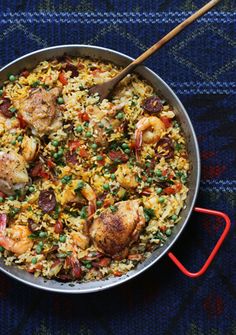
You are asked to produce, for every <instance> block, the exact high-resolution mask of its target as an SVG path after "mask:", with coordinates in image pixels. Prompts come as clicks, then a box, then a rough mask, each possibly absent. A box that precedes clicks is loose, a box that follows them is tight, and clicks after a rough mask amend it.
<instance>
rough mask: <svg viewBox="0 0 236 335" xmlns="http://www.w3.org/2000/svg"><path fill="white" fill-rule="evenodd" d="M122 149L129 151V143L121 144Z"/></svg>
mask: <svg viewBox="0 0 236 335" xmlns="http://www.w3.org/2000/svg"><path fill="white" fill-rule="evenodd" d="M121 148H122V149H128V148H129V145H128V144H127V143H122V144H121Z"/></svg>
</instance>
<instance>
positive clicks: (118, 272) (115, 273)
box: [113, 271, 123, 277]
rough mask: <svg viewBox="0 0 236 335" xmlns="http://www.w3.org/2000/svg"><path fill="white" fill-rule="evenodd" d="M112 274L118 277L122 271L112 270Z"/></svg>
mask: <svg viewBox="0 0 236 335" xmlns="http://www.w3.org/2000/svg"><path fill="white" fill-rule="evenodd" d="M113 274H114V276H116V277H120V276H122V275H123V273H122V272H120V271H114V272H113Z"/></svg>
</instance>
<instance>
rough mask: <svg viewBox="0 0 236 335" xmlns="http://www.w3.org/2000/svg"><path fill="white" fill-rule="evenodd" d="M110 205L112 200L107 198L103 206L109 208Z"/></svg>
mask: <svg viewBox="0 0 236 335" xmlns="http://www.w3.org/2000/svg"><path fill="white" fill-rule="evenodd" d="M110 205H111V201H110V200H109V199H105V200H104V202H103V207H104V208H107V207H108V206H110Z"/></svg>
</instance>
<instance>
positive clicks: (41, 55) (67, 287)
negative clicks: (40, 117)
mask: <svg viewBox="0 0 236 335" xmlns="http://www.w3.org/2000/svg"><path fill="white" fill-rule="evenodd" d="M64 53H67V54H69V55H71V56H82V57H91V58H97V59H103V60H107V61H109V62H113V63H115V64H117V65H120V66H127V64H129V63H130V62H131V61H132V60H133V59H132V58H130V57H128V56H126V55H124V54H122V53H120V52H117V51H113V50H110V49H106V48H101V47H96V46H87V45H62V46H55V47H51V48H46V49H42V50H38V51H35V52H32V53H30V54H27V55H25V56H23V57H20V58H18V59H16V60H15V61H13V62H11V63H10V64H8V65H6V66H5V67H4V68H3V69H2V70H1V71H0V83H3V81H4V80H6V79H7V78H8V75H9V74H11V73H13V74H14V73H18V72H19V71H21V70H22V69H24V68H27V69H31V68H33V67H34V66H36V65H37V63H39V62H40V61H42V60H45V59H49V58H51V57H58V56H62V55H63V54H64ZM135 72H136V73H138V74H140V75H141V76H142V77H143V78H144V79H146V80H147V81H148V82H149V83H150V84H151V85H152V86H153V87H155V88H156V90H158V91H160V92H161V94H162V95H163V96H164V97H166V99H167V100H168V101H169V102H170V104H171V105H172V106H174V109H175V113H176V117H177V119H178V120H179V121H180V123H181V126H182V129H183V131H184V135H185V138H186V139H187V146H188V152H189V159H190V162H191V174H190V177H189V184H188V186H189V193H188V197H187V200H186V206H185V208H184V209H183V210H182V212H181V217H182V219H181V222H179V223H178V225H176V226H175V228H174V230H173V234H172V235H171V237H169V239H168V241H167V242H166V243H165V245H164V246H163V247H161V248H159V249H157V250H156V251H154V252H153V253H152V255H151V257H150V258H148V259H146V260H145V261H144V262H143V263H141V264H139V265H138V266H137V267H136V268H135V269H134V270H132V271H129V272H128V273H127V274H126V275H123V276H121V277H114V278H110V279H106V280H99V281H94V282H88V283H60V282H57V281H55V280H46V279H44V278H42V277H40V278H35V277H34V276H33V275H31V274H29V273H27V272H25V271H22V270H20V269H17V268H16V267H9V266H6V265H5V264H4V262H3V260H1V259H0V270H1V271H2V272H4V273H5V274H7V275H9V276H11V277H13V278H15V279H17V280H19V281H21V282H23V283H25V284H28V285H30V286H33V287H37V288H41V289H44V290H48V291H55V292H62V293H88V292H95V291H99V290H104V289H108V288H111V287H113V286H116V285H119V284H121V283H124V282H126V281H127V280H130V279H132V278H133V277H135V276H137V275H139V274H140V273H142V272H143V271H145V270H146V269H147V268H149V267H150V266H152V265H153V264H154V263H156V262H157V261H158V260H159V259H160V258H161V257H163V256H164V255H165V254H166V253H167V252H168V251H169V249H170V248H171V247H172V246H173V244H174V243H175V241H176V240H177V239H178V238H179V236H180V234H181V232H182V231H183V229H184V227H185V226H186V224H187V222H188V220H189V217H190V215H191V213H192V211H193V208H194V204H195V200H196V197H197V193H198V188H199V182H200V155H199V148H198V143H197V139H196V135H195V132H194V129H193V126H192V124H191V121H190V119H189V117H188V114H187V112H186V110H185V108H184V106H183V105H182V103H181V102H180V100H179V99H178V97H177V96H176V95H175V93H174V92H173V91H172V89H171V88H170V87H169V86H168V85H167V84H166V83H165V82H164V81H163V80H162V79H161V78H160V77H159V76H158V75H157V74H155V73H154V72H153V71H151V70H150V69H148V68H147V67H144V66H140V67H138V68H137V70H136V71H135ZM196 210H198V211H202V212H207V213H209V214H213V215H218V216H221V217H223V218H224V219H225V220H226V227H225V230H224V233H223V235H222V236H221V238H220V240H219V241H218V245H217V246H216V248H215V249H214V250H213V252H212V253H211V255H210V257H209V258H208V260H207V262H206V264H205V265H204V266H203V268H202V269H201V270H200V271H199V272H198V273H197V274H192V273H191V272H188V271H187V270H186V269H185V268H184V267H183V266H182V265H181V264H180V263H179V262H178V260H177V259H176V258H175V256H174V255H173V254H172V253H170V252H169V253H168V255H169V257H170V258H171V259H172V260H173V261H174V262H175V263H176V264H177V266H178V267H179V268H180V269H181V270H182V271H183V272H185V274H186V275H188V276H191V277H196V276H198V275H200V274H202V273H203V272H204V271H205V270H206V268H207V267H208V265H209V264H210V262H211V261H212V259H213V257H214V255H215V253H216V252H217V250H218V249H219V247H220V245H221V243H222V242H223V239H224V238H225V236H226V234H227V233H228V230H229V225H230V222H229V219H228V217H227V216H226V215H225V214H223V213H221V212H216V211H210V212H209V211H207V210H204V209H196Z"/></svg>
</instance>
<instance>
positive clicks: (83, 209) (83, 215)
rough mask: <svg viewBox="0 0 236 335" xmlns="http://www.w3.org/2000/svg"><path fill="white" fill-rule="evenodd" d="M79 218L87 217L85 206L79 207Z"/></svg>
mask: <svg viewBox="0 0 236 335" xmlns="http://www.w3.org/2000/svg"><path fill="white" fill-rule="evenodd" d="M80 218H81V219H86V218H87V212H86V208H85V207H83V208H82V209H81V212H80Z"/></svg>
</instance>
